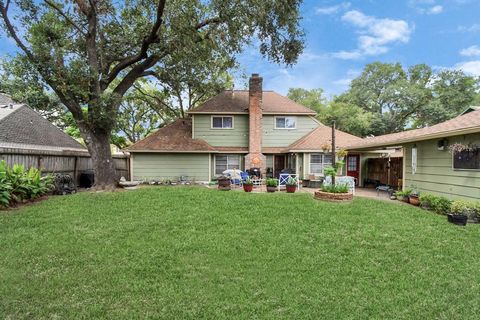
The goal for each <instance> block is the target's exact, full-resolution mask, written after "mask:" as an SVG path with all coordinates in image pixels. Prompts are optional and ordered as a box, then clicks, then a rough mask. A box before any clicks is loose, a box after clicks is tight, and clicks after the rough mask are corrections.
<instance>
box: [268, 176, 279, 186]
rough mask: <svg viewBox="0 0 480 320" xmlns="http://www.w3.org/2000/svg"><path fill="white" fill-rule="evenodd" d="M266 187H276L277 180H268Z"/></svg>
mask: <svg viewBox="0 0 480 320" xmlns="http://www.w3.org/2000/svg"><path fill="white" fill-rule="evenodd" d="M266 185H267V187H277V186H278V179H275V178H269V179H267V182H266Z"/></svg>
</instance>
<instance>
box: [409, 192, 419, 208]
mask: <svg viewBox="0 0 480 320" xmlns="http://www.w3.org/2000/svg"><path fill="white" fill-rule="evenodd" d="M408 202H410V204H413V205H414V206H419V205H420V199H419V192H418V191H417V189H416V188H413V189H412V192H410V194H409V195H408Z"/></svg>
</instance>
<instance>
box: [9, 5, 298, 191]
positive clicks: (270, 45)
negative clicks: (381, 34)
mask: <svg viewBox="0 0 480 320" xmlns="http://www.w3.org/2000/svg"><path fill="white" fill-rule="evenodd" d="M300 2H301V0H278V1H263V0H262V1H261V0H244V1H237V0H221V1H220V0H210V1H201V0H171V1H167V0H159V1H153V0H133V1H111V0H110V1H109V0H105V1H99V0H89V1H87V0H74V1H68V2H59V1H56V0H44V1H34V0H17V1H15V0H0V15H1V17H2V20H3V24H4V26H3V28H2V29H3V30H6V32H7V33H8V35H9V36H10V37H12V38H13V40H14V41H15V42H16V44H17V46H18V47H19V48H20V50H21V52H22V56H23V57H25V58H26V59H28V60H29V61H30V62H31V63H32V65H33V66H34V67H35V69H36V70H37V72H38V73H39V74H40V75H41V77H42V79H43V80H44V81H45V83H46V84H48V86H49V87H50V88H51V89H52V90H53V91H54V92H55V94H56V95H57V96H58V98H59V99H60V101H61V102H62V103H63V104H64V105H65V106H66V107H67V108H68V110H69V111H70V112H71V113H72V116H73V118H74V120H75V122H76V124H77V126H78V128H79V129H80V132H81V135H82V137H83V138H84V140H85V143H86V145H87V148H88V150H89V152H90V155H91V157H92V160H93V167H94V171H95V184H96V187H97V188H102V189H103V188H109V189H110V188H114V187H115V168H114V163H113V161H112V156H111V151H110V147H109V141H110V137H111V133H112V130H113V129H114V127H115V125H116V122H117V116H118V112H119V107H120V103H121V102H122V98H123V96H124V95H125V93H126V92H127V91H128V90H129V89H130V88H131V87H132V86H133V85H134V84H135V82H136V81H137V80H138V79H140V78H142V77H147V76H151V75H152V74H153V71H154V69H155V67H159V68H161V69H168V67H169V65H173V64H175V63H177V62H179V61H185V60H187V59H195V58H196V57H202V56H205V55H207V56H215V55H218V56H221V57H223V56H226V55H228V56H230V57H232V59H233V58H234V56H235V55H236V54H237V53H238V52H240V51H241V49H242V48H243V46H244V45H245V44H246V43H250V42H251V40H252V39H253V37H257V38H258V39H259V40H260V51H261V53H262V54H263V55H264V56H266V57H268V58H270V59H271V60H272V61H274V62H285V63H287V64H292V63H294V62H295V61H296V59H297V57H298V55H299V53H300V52H301V51H302V48H303V33H302V31H301V30H300V28H299V18H300V16H299V5H300ZM83 107H85V108H87V113H86V114H84V112H82V108H83Z"/></svg>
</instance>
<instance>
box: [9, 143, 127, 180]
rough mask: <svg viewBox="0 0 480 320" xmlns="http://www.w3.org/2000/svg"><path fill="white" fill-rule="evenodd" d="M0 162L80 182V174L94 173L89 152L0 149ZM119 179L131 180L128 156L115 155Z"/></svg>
mask: <svg viewBox="0 0 480 320" xmlns="http://www.w3.org/2000/svg"><path fill="white" fill-rule="evenodd" d="M0 160H5V161H6V162H7V164H8V165H14V164H17V163H18V164H23V165H24V166H25V168H30V167H34V168H37V169H41V170H42V172H43V173H62V174H69V175H71V176H72V177H75V181H77V182H78V181H79V177H80V174H82V173H85V172H93V166H92V159H91V158H90V157H89V155H88V153H87V152H72V151H70V152H65V151H57V150H40V149H35V150H33V149H17V148H0ZM113 161H114V162H115V168H116V174H117V179H120V177H122V176H123V177H125V178H126V179H127V180H129V179H130V159H129V157H128V156H127V155H114V156H113Z"/></svg>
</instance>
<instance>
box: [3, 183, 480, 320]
mask: <svg viewBox="0 0 480 320" xmlns="http://www.w3.org/2000/svg"><path fill="white" fill-rule="evenodd" d="M479 231H480V229H479V226H478V225H468V226H467V227H464V228H462V227H457V226H454V225H452V224H448V223H447V221H446V218H445V217H444V216H439V215H435V214H433V213H429V212H426V211H422V210H420V209H417V208H414V207H410V206H400V205H396V204H390V203H387V202H381V201H375V200H368V199H355V201H354V202H353V203H351V204H332V203H324V202H319V201H315V200H313V199H312V196H311V195H308V194H298V193H297V194H293V195H290V194H285V193H282V194H278V193H275V194H246V193H243V192H221V191H217V190H207V189H203V188H193V187H192V188H178V187H171V188H168V187H158V188H144V189H141V190H136V191H126V192H116V193H98V194H90V193H81V194H77V195H73V196H65V197H54V198H52V199H49V200H47V201H44V202H41V203H39V204H36V205H34V206H29V207H24V208H22V209H19V210H14V211H8V212H3V213H0V252H1V259H0V318H2V319H3V318H37V319H38V318H48V319H50V318H55V317H58V318H76V319H78V318H94V317H97V318H112V319H118V318H148V317H150V318H164V319H173V318H190V319H199V318H208V319H213V318H240V319H251V318H271V319H278V318H286V319H300V318H309V319H321V318H323V319H340V318H343V319H375V318H376V319H385V318H396V319H402V318H403V319H421V318H427V319H433V318H437V319H468V318H471V319H477V318H478V315H479V314H480V304H479V303H478V302H479V301H480V285H479V284H480V250H479V249H478V248H479V240H480V236H479V234H480V232H479Z"/></svg>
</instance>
